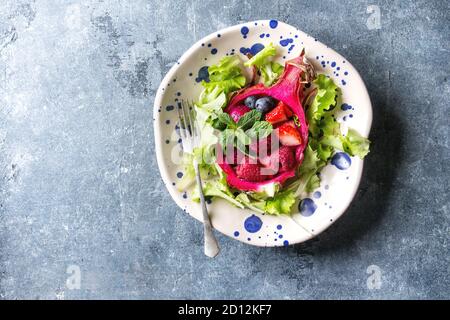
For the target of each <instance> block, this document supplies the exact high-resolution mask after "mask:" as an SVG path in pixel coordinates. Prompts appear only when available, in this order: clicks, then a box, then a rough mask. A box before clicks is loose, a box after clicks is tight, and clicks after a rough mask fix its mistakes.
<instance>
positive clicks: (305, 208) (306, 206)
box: [298, 198, 317, 217]
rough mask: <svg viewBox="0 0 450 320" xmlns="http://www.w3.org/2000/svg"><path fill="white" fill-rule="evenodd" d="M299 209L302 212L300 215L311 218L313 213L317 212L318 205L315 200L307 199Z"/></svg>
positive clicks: (301, 202)
mask: <svg viewBox="0 0 450 320" xmlns="http://www.w3.org/2000/svg"><path fill="white" fill-rule="evenodd" d="M298 209H299V210H300V214H301V215H302V216H304V217H309V216H312V215H313V213H314V212H315V211H316V209H317V205H316V203H315V202H314V200H312V199H310V198H305V199H303V200H302V201H300V204H299V206H298Z"/></svg>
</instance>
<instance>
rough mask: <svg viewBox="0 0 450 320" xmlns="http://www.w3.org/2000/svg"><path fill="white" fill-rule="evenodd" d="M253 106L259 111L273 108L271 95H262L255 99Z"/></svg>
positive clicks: (262, 111)
mask: <svg viewBox="0 0 450 320" xmlns="http://www.w3.org/2000/svg"><path fill="white" fill-rule="evenodd" d="M255 108H256V110H258V111H259V112H261V113H263V114H264V113H267V112H269V111H270V110H272V109H273V108H275V101H274V99H272V98H271V97H262V98H259V99H258V100H256V102H255Z"/></svg>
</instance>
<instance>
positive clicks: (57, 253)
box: [0, 0, 450, 299]
mask: <svg viewBox="0 0 450 320" xmlns="http://www.w3.org/2000/svg"><path fill="white" fill-rule="evenodd" d="M373 2H374V3H375V4H376V5H378V6H379V9H380V10H381V11H380V12H381V28H380V29H373V26H374V25H373V23H371V22H370V21H369V24H367V20H368V18H369V17H370V15H371V14H370V13H368V6H369V5H370V4H371V3H369V2H367V1H358V2H352V3H347V4H343V3H342V2H341V1H337V0H335V1H263V0H259V1H237V0H233V1H227V2H226V4H225V5H222V4H221V3H222V2H220V1H210V0H201V1H197V0H195V1H186V2H183V3H181V2H179V1H173V0H170V1H169V0H168V1H118V0H115V1H100V0H97V1H61V2H57V3H56V2H54V1H32V0H20V1H13V0H4V1H2V2H1V4H0V298H4V299H20V298H27V299H30V298H40V299H77V298H83V299H89V298H99V299H109V298H124V299H137V298H262V299H264V298H287V299H296V298H302V299H303V298H306V299H309V298H338V299H348V298H362V299H372V298H383V299H392V298H400V299H407V298H420V299H422V298H423V299H430V298H447V299H448V298H450V276H449V271H450V270H449V262H450V256H449V233H450V224H449V219H450V217H449V186H448V183H449V165H448V163H449V158H450V155H449V118H448V115H449V114H450V110H449V96H450V90H449V84H448V75H449V71H450V70H449V69H450V68H449V60H450V56H449V50H450V48H449V41H448V35H449V34H450V30H449V29H450V27H449V26H450V21H449V20H450V19H449V14H448V13H449V4H448V2H445V1H425V0H423V1H401V2H392V1H387V0H383V1H381V0H380V1H373ZM62 3H64V4H62ZM369 11H371V9H370V8H369ZM260 18H274V19H279V20H282V21H285V22H287V23H290V24H293V25H295V26H298V27H299V28H300V29H302V30H303V31H305V32H307V33H309V34H311V35H314V36H315V37H317V38H318V39H320V41H322V42H324V43H326V44H327V45H329V46H330V47H332V48H334V49H336V50H337V51H339V52H341V53H342V54H343V55H344V56H345V57H347V58H348V59H349V61H351V62H352V63H353V64H354V66H355V67H356V68H357V69H358V70H359V71H360V73H361V75H362V77H363V78H364V80H365V82H366V84H367V86H368V89H369V92H370V95H371V98H372V102H373V106H374V123H373V130H372V133H371V136H370V138H371V140H372V141H373V148H372V152H371V154H370V156H369V157H368V158H367V162H366V166H365V170H364V176H363V180H362V183H361V186H360V190H359V192H358V194H357V197H356V199H355V201H354V202H353V204H352V205H351V206H350V208H349V209H348V211H347V212H346V214H345V215H344V216H343V217H342V218H341V219H340V220H339V221H338V222H337V223H336V224H335V225H333V226H332V227H331V228H330V229H329V230H328V231H326V232H325V233H323V234H322V235H320V236H319V237H317V238H316V239H314V240H312V241H309V242H307V243H305V244H302V245H297V246H291V247H288V248H268V249H261V248H255V247H251V246H247V245H244V244H241V243H239V242H237V241H234V240H232V239H229V238H226V237H224V236H220V235H219V241H220V243H221V246H222V252H221V254H220V255H219V256H218V257H217V258H216V259H214V260H211V259H208V258H206V257H205V256H204V255H203V254H202V229H201V225H200V224H199V223H198V222H196V221H194V220H193V219H191V218H190V217H188V216H187V215H186V214H185V213H184V212H183V211H181V210H180V209H178V208H177V207H176V205H175V204H174V202H173V201H172V200H171V198H170V197H169V195H168V194H166V193H165V192H164V186H163V184H162V182H161V179H160V176H159V172H158V168H157V165H156V158H155V154H154V143H153V128H152V105H153V98H154V93H155V90H156V89H157V87H158V85H159V82H160V80H161V78H162V77H163V76H164V74H165V73H166V72H167V71H168V69H169V68H170V66H171V65H172V64H173V63H174V62H175V61H176V60H177V58H178V57H179V56H180V55H181V54H182V53H183V52H184V51H185V50H186V49H188V48H189V46H190V45H191V44H192V43H193V42H194V41H196V40H198V39H199V38H201V37H202V36H205V35H207V34H209V33H211V32H213V31H215V30H217V29H220V28H222V27H225V26H230V25H233V24H236V23H240V22H244V21H248V20H254V19H260ZM371 265H375V266H377V267H373V268H374V269H373V268H369V270H368V267H369V266H371ZM373 270H375V271H373ZM377 271H379V272H380V273H381V283H380V286H379V289H373V285H370V284H374V283H375V284H376V282H372V281H371V280H372V279H375V278H374V277H376V275H377V274H378V273H377ZM373 272H375V273H374V274H372V275H371V273H373ZM78 274H80V276H81V277H80V282H79V286H78V282H77V275H78ZM367 282H369V286H368V285H367ZM375 287H376V286H375ZM371 288H372V289H371Z"/></svg>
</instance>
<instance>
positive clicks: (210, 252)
mask: <svg viewBox="0 0 450 320" xmlns="http://www.w3.org/2000/svg"><path fill="white" fill-rule="evenodd" d="M177 111H178V120H179V127H180V136H181V144H182V146H183V152H187V153H192V152H193V150H194V148H195V147H197V146H199V145H200V130H199V128H198V125H197V121H196V120H195V117H194V108H193V106H192V104H191V103H189V102H185V101H181V103H179V104H178V108H177ZM193 164H194V170H195V177H196V180H197V186H198V191H199V193H200V204H201V207H202V213H203V231H204V232H203V234H204V250H205V255H207V256H208V257H211V258H214V257H215V256H216V255H217V254H218V253H219V251H220V249H219V245H218V244H217V240H216V237H215V236H214V233H213V231H212V225H211V220H210V219H209V214H208V209H207V208H206V201H205V196H204V195H203V188H202V178H201V177H200V171H199V165H198V161H197V159H195V157H194V163H193Z"/></svg>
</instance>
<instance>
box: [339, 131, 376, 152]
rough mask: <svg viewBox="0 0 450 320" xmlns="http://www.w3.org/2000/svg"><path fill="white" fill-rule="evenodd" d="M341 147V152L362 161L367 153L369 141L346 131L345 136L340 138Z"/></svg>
mask: <svg viewBox="0 0 450 320" xmlns="http://www.w3.org/2000/svg"><path fill="white" fill-rule="evenodd" d="M342 145H343V150H344V151H345V152H347V153H348V154H349V155H351V156H358V157H360V158H361V159H363V158H364V157H365V156H366V155H367V154H368V153H369V146H370V141H369V139H367V138H364V137H363V136H361V135H360V134H359V133H358V132H357V131H355V130H353V129H348V132H347V134H346V135H345V137H343V138H342Z"/></svg>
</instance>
